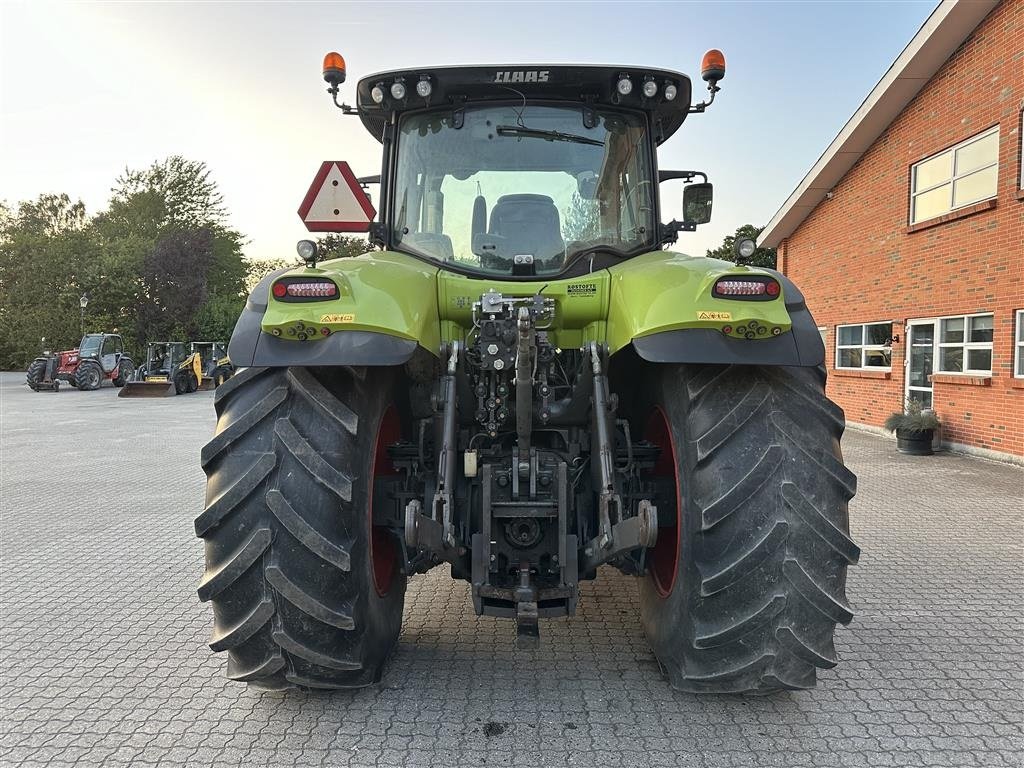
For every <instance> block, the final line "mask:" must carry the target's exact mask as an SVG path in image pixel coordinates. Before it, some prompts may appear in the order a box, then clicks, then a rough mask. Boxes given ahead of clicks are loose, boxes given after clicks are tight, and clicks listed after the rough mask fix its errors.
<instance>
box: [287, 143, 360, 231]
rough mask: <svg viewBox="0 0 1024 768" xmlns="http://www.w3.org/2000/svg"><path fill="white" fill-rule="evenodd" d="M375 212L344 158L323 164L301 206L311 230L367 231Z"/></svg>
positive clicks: (301, 215)
mask: <svg viewBox="0 0 1024 768" xmlns="http://www.w3.org/2000/svg"><path fill="white" fill-rule="evenodd" d="M376 215H377V211H376V210H374V207H373V203H371V202H370V198H369V197H368V196H367V194H366V192H364V191H363V188H362V187H361V186H359V182H358V181H357V180H356V177H355V174H353V173H352V169H351V168H349V167H348V163H346V162H345V161H344V160H328V161H326V162H324V163H322V164H321V165H320V170H319V171H317V173H316V176H315V177H314V178H313V183H312V184H310V186H309V191H308V192H307V193H306V197H305V198H304V199H303V201H302V205H300V206H299V218H300V219H302V223H303V224H305V225H306V229H308V230H309V231H310V232H368V231H369V229H370V223H371V222H372V221H373V219H374V217H375V216H376Z"/></svg>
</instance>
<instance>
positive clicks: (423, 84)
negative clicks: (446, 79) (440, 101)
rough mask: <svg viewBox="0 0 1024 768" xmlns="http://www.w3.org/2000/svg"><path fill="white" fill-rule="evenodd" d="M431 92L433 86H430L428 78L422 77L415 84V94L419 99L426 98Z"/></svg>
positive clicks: (426, 76) (427, 76)
mask: <svg viewBox="0 0 1024 768" xmlns="http://www.w3.org/2000/svg"><path fill="white" fill-rule="evenodd" d="M433 90H434V86H433V85H431V84H430V76H429V75H423V76H422V77H420V79H419V82H418V83H416V93H417V94H419V96H420V98H422V99H425V98H427V97H428V96H429V95H430V92H431V91H433Z"/></svg>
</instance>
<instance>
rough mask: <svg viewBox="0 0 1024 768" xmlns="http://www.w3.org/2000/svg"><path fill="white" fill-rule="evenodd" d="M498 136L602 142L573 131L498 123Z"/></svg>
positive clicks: (575, 142) (586, 142) (592, 143)
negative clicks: (563, 131)
mask: <svg viewBox="0 0 1024 768" xmlns="http://www.w3.org/2000/svg"><path fill="white" fill-rule="evenodd" d="M498 135H499V136H519V137H527V138H531V139H544V140H545V141H568V142H571V143H573V144H588V145H590V146H592V147H603V146H604V142H603V141H599V140H598V139H591V138H588V137H586V136H577V135H576V134H575V133H562V132H561V131H544V130H541V129H540V128H525V127H522V128H520V127H518V126H515V125H499V126H498Z"/></svg>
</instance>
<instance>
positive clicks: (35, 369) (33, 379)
mask: <svg viewBox="0 0 1024 768" xmlns="http://www.w3.org/2000/svg"><path fill="white" fill-rule="evenodd" d="M45 376H46V361H45V360H33V361H32V363H31V365H29V367H28V372H27V373H26V374H25V383H27V384H28V386H29V388H30V389H31V390H32V391H33V392H38V391H39V385H40V384H41V383H42V382H43V377H45Z"/></svg>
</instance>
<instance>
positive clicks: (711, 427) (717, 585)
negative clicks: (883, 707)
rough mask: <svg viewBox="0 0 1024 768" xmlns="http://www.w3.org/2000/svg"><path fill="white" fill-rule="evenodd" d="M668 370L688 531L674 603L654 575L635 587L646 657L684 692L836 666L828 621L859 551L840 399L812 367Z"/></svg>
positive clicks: (793, 684) (786, 683) (804, 677)
mask: <svg viewBox="0 0 1024 768" xmlns="http://www.w3.org/2000/svg"><path fill="white" fill-rule="evenodd" d="M676 368H677V372H674V373H665V374H663V381H664V382H665V383H663V384H658V385H657V386H658V387H660V389H659V390H658V391H659V392H662V393H663V395H662V397H663V398H664V401H667V400H668V399H669V398H671V397H678V398H681V404H680V406H679V409H678V413H679V415H678V417H677V418H678V424H679V425H681V426H680V428H679V430H678V431H677V433H676V434H678V435H681V436H680V437H678V438H677V441H678V443H677V444H678V445H679V450H680V452H681V454H682V455H683V459H682V462H683V465H684V466H685V467H688V470H687V471H688V472H689V475H688V476H687V480H686V483H687V485H686V488H687V491H686V493H685V494H684V496H685V497H684V499H683V504H684V508H687V509H689V510H690V511H689V512H688V513H687V518H686V519H687V520H688V521H689V523H688V524H687V523H684V531H687V532H689V533H688V534H686V533H684V534H683V537H682V538H683V539H685V538H686V536H687V535H689V536H690V537H691V540H692V543H690V544H687V545H684V546H690V547H691V549H689V550H685V552H686V553H687V554H688V557H689V562H688V563H687V562H681V564H680V566H679V567H680V568H681V572H680V576H679V577H678V578H677V581H676V584H677V586H676V588H675V589H676V591H680V590H682V591H681V592H680V594H678V595H676V594H672V595H670V596H669V598H671V599H673V600H674V601H675V602H672V603H669V600H668V599H665V600H663V599H662V598H660V597H658V595H657V593H656V592H655V591H654V587H653V584H652V583H651V581H650V579H647V580H645V582H644V586H643V587H642V588H641V613H642V615H643V617H644V626H645V629H646V630H647V632H648V637H649V638H650V639H651V643H652V646H653V647H654V650H655V655H656V656H657V657H658V658H659V661H660V663H661V664H662V666H663V668H664V669H665V670H666V672H667V673H668V676H669V681H670V683H671V684H672V686H673V687H675V688H677V689H679V690H684V691H693V692H717V693H747V694H766V693H771V692H773V691H777V690H796V689H804V688H809V687H813V686H814V685H815V682H816V670H818V669H827V668H831V667H834V666H835V665H836V662H837V657H836V653H835V646H834V643H833V633H834V630H835V625H836V624H847V623H849V621H850V620H851V619H852V618H853V611H852V609H851V608H850V606H849V604H848V603H847V601H846V596H845V586H846V567H847V566H848V565H851V564H854V563H856V562H857V560H858V558H859V556H860V549H859V548H858V547H857V545H856V544H855V543H854V542H853V539H852V538H851V537H850V535H849V533H848V512H847V503H848V501H849V500H850V498H852V496H853V494H854V493H855V492H856V477H855V476H854V475H853V473H852V472H850V471H849V470H848V469H847V468H846V467H845V466H844V465H843V462H842V456H841V453H840V452H839V438H840V437H841V435H842V432H843V429H844V421H843V416H842V410H841V409H840V408H839V407H838V406H836V405H834V404H833V403H831V402H830V401H828V400H827V399H826V398H825V395H824V381H825V377H824V374H823V372H822V371H820V370H817V369H806V368H805V369H799V368H757V367H753V366H724V367H720V366H699V367H698V366H679V367H676ZM673 377H674V378H673ZM712 393H714V394H715V396H714V397H712V396H711V394H712ZM747 467H749V469H746V468H747ZM740 473H742V477H740V478H739V479H738V480H735V479H734V477H735V476H736V475H737V474H740ZM723 482H725V483H726V484H727V489H726V490H725V491H724V492H723V490H722V488H723ZM680 557H681V560H682V559H683V556H682V554H681V556H680ZM670 604H671V605H673V606H675V609H674V610H673V611H671V612H670V611H669V610H668V606H669V605H670Z"/></svg>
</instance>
